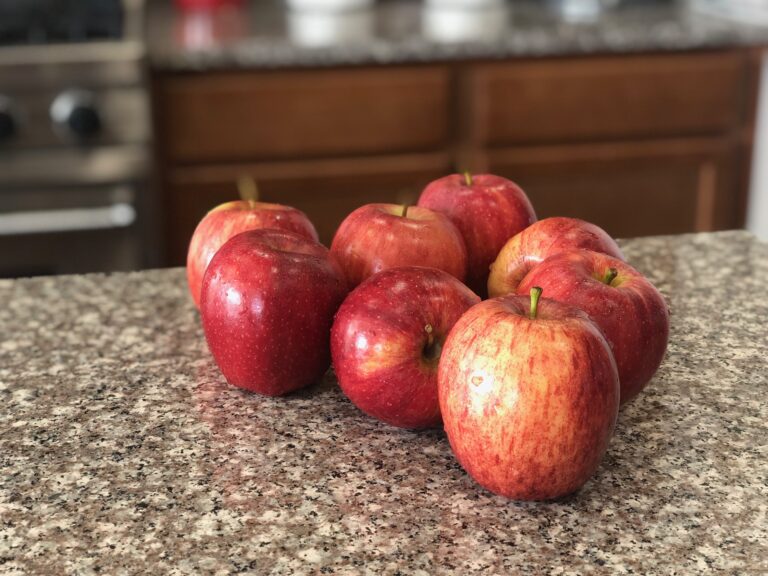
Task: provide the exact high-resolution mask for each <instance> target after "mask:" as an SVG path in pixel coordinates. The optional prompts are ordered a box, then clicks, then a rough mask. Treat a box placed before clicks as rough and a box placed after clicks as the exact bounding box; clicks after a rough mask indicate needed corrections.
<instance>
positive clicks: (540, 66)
mask: <svg viewBox="0 0 768 576" xmlns="http://www.w3.org/2000/svg"><path fill="white" fill-rule="evenodd" d="M468 74H469V76H468V78H469V86H468V91H469V92H468V93H469V99H470V106H471V109H472V112H471V114H470V117H474V121H473V123H472V125H471V126H470V127H469V132H470V134H469V135H470V138H471V140H472V141H473V142H474V143H475V144H479V145H486V146H503V145H511V144H535V143H564V142H575V141H600V140H611V139H614V140H615V139H627V138H647V137H660V136H677V137H680V136H688V135H704V134H721V133H724V132H726V131H729V130H732V129H734V128H735V127H736V126H737V124H738V123H739V122H740V121H741V120H742V118H741V115H742V111H743V110H744V109H745V106H744V99H745V95H746V90H747V60H746V57H745V55H744V54H742V53H738V52H724V53H716V54H714V53H713V54H683V55H672V54H665V55H660V56H616V57H605V58H602V57H601V58H579V59H565V60H546V61H540V62H523V63H501V64H495V63H494V64H486V65H480V66H477V67H476V68H474V69H473V70H471V71H470V72H469V73H468Z"/></svg>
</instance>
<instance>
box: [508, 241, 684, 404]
mask: <svg viewBox="0 0 768 576" xmlns="http://www.w3.org/2000/svg"><path fill="white" fill-rule="evenodd" d="M533 286H540V287H542V288H543V289H544V293H545V294H546V295H547V297H549V298H552V299H554V300H559V301H561V302H565V303H567V304H571V305H573V306H577V307H579V308H581V309H582V310H584V311H585V312H586V313H587V314H589V316H590V317H591V318H592V319H593V320H594V321H595V323H596V324H597V325H598V326H599V327H600V329H601V330H602V331H603V334H604V335H605V337H606V339H607V340H608V343H609V344H610V345H611V349H612V350H613V355H614V357H615V358H616V365H617V367H618V369H619V381H620V382H621V403H622V404H623V403H625V402H627V401H628V400H631V399H632V398H634V397H635V396H637V395H638V394H639V393H640V391H641V390H642V389H643V388H645V386H646V385H647V384H648V382H649V381H650V380H651V378H652V377H653V375H654V374H655V373H656V370H658V368H659V365H660V364H661V361H662V359H663V358H664V352H665V351H666V349H667V340H668V339H669V310H668V308H667V304H666V302H665V301H664V297H663V296H662V295H661V293H660V292H659V291H658V290H657V289H656V287H655V286H654V285H653V284H651V283H650V282H649V281H648V280H647V279H646V278H645V277H644V276H643V275H642V274H640V272H638V271H637V270H635V269H634V268H632V266H630V265H629V264H627V263H626V262H623V261H621V260H619V259H617V258H613V257H611V256H607V255H606V254H599V253H597V252H591V251H588V250H570V251H568V252H561V253H560V254H556V255H554V256H550V257H549V258H547V259H546V260H544V261H543V262H541V263H540V264H538V265H537V266H536V267H535V268H533V270H531V271H530V272H529V273H528V275H527V276H526V277H525V278H523V281H522V282H521V283H520V286H519V287H518V293H519V294H526V293H528V292H529V291H530V289H531V288H532V287H533Z"/></svg>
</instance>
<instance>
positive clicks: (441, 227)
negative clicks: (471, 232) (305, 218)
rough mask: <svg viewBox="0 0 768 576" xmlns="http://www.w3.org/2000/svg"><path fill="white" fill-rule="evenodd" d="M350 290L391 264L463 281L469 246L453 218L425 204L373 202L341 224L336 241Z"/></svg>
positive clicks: (334, 247)
mask: <svg viewBox="0 0 768 576" xmlns="http://www.w3.org/2000/svg"><path fill="white" fill-rule="evenodd" d="M331 253H332V254H333V255H334V256H335V257H336V259H337V260H338V262H339V264H340V265H341V267H342V269H343V270H344V274H345V275H346V278H347V282H349V286H350V288H354V287H355V286H357V285H358V284H360V282H362V281H363V280H365V279H366V278H368V277H369V276H372V275H373V274H376V272H381V271H382V270H386V269H387V268H395V267H399V266H428V267H430V268H438V269H439V270H444V271H445V272H448V273H449V274H451V275H452V276H454V277H456V278H458V279H459V280H464V277H465V275H466V272H467V249H466V248H465V247H464V240H462V238H461V234H460V233H459V231H458V230H457V229H456V227H455V226H454V225H453V224H451V221H450V220H449V219H448V218H447V217H446V216H444V215H443V214H440V213H439V212H433V211H432V210H429V209H427V208H421V207H419V206H398V205H397V204H367V205H365V206H361V207H360V208H358V209H357V210H355V211H354V212H352V213H351V214H350V215H349V216H347V217H346V219H345V220H344V221H343V222H342V223H341V225H340V226H339V229H338V230H337V231H336V235H335V236H334V238H333V243H332V244H331Z"/></svg>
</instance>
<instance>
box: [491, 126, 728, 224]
mask: <svg viewBox="0 0 768 576" xmlns="http://www.w3.org/2000/svg"><path fill="white" fill-rule="evenodd" d="M732 154H733V150H732V148H731V147H729V145H728V144H727V143H726V142H724V141H722V140H719V139H690V140H672V141H666V140H665V141H648V142H617V143H602V144H591V145H586V144H580V145H572V146H541V147H533V148H515V149H505V150H496V151H492V152H489V153H488V155H487V163H488V167H489V169H490V171H491V172H494V173H497V174H501V175H502V176H506V177H508V178H511V179H512V180H514V181H516V182H517V183H518V184H520V185H521V186H522V187H523V189H524V190H525V191H526V193H527V194H528V196H529V197H530V198H531V201H532V202H533V205H534V206H535V208H536V212H537V214H538V216H539V218H545V217H548V216H572V217H577V218H582V219H585V220H589V221H590V222H594V223H596V224H598V225H599V226H601V227H603V228H604V229H605V230H606V231H608V232H609V233H610V234H611V235H613V236H617V237H633V236H645V235H652V234H676V233H682V232H693V231H705V230H718V229H723V228H732V227H735V225H736V221H737V218H736V213H735V202H734V196H733V188H734V184H735V177H734V170H733V163H732Z"/></svg>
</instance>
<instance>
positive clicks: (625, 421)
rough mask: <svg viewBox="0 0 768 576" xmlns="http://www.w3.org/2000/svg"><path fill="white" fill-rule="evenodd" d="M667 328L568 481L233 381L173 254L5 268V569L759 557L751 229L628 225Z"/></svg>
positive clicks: (378, 567)
mask: <svg viewBox="0 0 768 576" xmlns="http://www.w3.org/2000/svg"><path fill="white" fill-rule="evenodd" d="M621 244H622V247H623V248H624V249H625V252H626V254H627V256H628V258H629V259H630V261H631V262H632V263H633V264H634V265H635V266H636V267H637V268H639V269H640V270H641V271H643V272H645V273H646V274H648V275H649V276H650V278H651V279H652V280H653V281H654V282H656V283H657V285H658V286H659V288H660V289H661V290H662V292H663V293H664V294H665V295H666V296H667V298H668V299H669V301H670V304H671V309H672V331H671V340H670V345H669V351H668V355H667V358H666V360H665V361H664V363H663V365H662V367H661V369H660V371H659V373H658V375H657V376H656V377H655V379H654V380H653V382H652V383H651V385H650V387H649V388H648V389H647V391H646V392H645V393H644V394H643V395H641V396H640V397H639V398H638V399H637V400H636V401H634V402H633V403H631V404H630V405H629V406H627V407H625V408H624V409H623V410H622V411H621V413H620V416H619V425H618V429H617V433H616V436H615V437H614V439H613V441H612V443H611V445H610V448H609V451H608V454H607V457H606V459H605V460H604V462H603V464H602V465H601V467H600V469H599V471H598V472H597V474H596V476H595V477H594V478H593V479H592V480H591V481H590V482H589V483H588V484H587V485H586V487H585V488H584V489H582V490H581V491H580V492H579V493H577V494H576V495H574V496H571V497H569V498H567V499H565V500H563V501H559V502H554V503H544V504H542V503H539V504H521V503H515V502H511V501H507V500H504V499H503V498H500V497H495V496H493V495H492V494H490V493H488V492H486V491H484V490H483V489H481V488H479V487H478V486H477V485H476V484H475V483H474V482H473V481H472V480H471V479H470V478H469V477H468V476H467V475H466V474H465V473H464V472H463V471H462V470H461V468H460V467H459V466H458V465H457V463H456V461H455V460H454V458H453V456H452V454H451V451H450V448H449V446H448V443H447V441H446V439H445V437H444V435H443V433H442V432H441V431H437V430H434V431H428V432H421V433H415V432H409V431H402V430H399V429H395V428H392V427H389V426H386V425H384V424H381V423H378V422H377V421H375V420H372V419H371V418H368V417H366V416H364V415H363V414H362V413H361V412H359V411H358V410H357V409H356V408H355V407H354V406H352V405H351V404H350V403H349V402H348V401H347V400H346V399H345V398H344V397H343V395H342V394H341V393H340V391H339V389H338V387H337V386H336V384H335V382H334V380H333V377H332V376H330V375H329V376H328V377H327V378H326V379H325V380H324V381H323V382H322V383H319V384H318V385H316V386H314V387H311V388H310V389H308V390H305V391H303V392H301V393H298V394H295V395H293V396H290V397H287V398H277V399H273V398H265V397H260V396H258V395H254V394H249V393H246V392H243V391H240V390H238V389H235V388H232V387H229V386H227V385H226V384H225V382H224V381H223V380H222V377H221V376H220V374H219V373H218V371H217V369H216V367H215V365H214V364H213V362H212V361H211V358H210V356H209V354H208V352H207V350H206V346H205V342H204V339H203V335H202V332H201V329H200V324H199V319H198V317H197V314H196V312H195V310H194V308H193V306H192V304H191V301H190V298H189V296H188V294H187V289H186V284H185V278H184V273H183V271H182V270H180V269H173V270H159V271H149V272H139V273H132V274H114V275H109V276H104V275H86V276H65V277H52V278H38V279H31V280H29V279H27V280H16V281H0V302H3V305H2V307H0V399H1V400H2V404H0V465H1V466H2V471H3V474H2V477H0V572H2V573H3V574H10V575H16V574H19V575H20V574H64V573H77V574H95V573H108V574H117V573H155V574H180V573H197V574H226V573H231V572H238V571H241V572H257V573H273V574H306V573H319V574H326V573H328V574H330V573H344V574H350V573H360V574H364V573H367V574H409V575H414V574H434V573H455V574H472V573H482V574H510V573H520V574H543V573H552V574H561V573H582V572H584V571H586V570H592V569H594V568H599V567H603V570H605V571H606V572H607V573H611V574H659V573H664V574H671V573H680V574H692V573H703V572H708V571H715V570H717V571H722V572H726V573H733V574H758V573H761V574H764V573H766V572H767V571H768V522H767V521H766V510H767V508H768V458H767V456H768V454H766V438H768V426H767V425H766V422H768V400H766V386H768V360H767V359H766V350H768V330H767V329H766V320H767V319H768V297H767V296H766V291H765V286H766V284H768V244H762V243H759V242H758V241H756V240H755V239H754V237H752V236H751V235H749V234H748V233H746V232H725V233H715V234H699V235H688V236H676V237H672V236H670V237H655V238H647V239H638V240H627V241H623V242H622V243H621Z"/></svg>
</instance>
